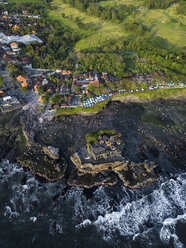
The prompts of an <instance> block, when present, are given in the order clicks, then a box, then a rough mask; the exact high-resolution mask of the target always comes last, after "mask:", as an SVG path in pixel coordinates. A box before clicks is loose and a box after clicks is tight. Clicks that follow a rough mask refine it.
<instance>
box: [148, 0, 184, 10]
mask: <svg viewBox="0 0 186 248" xmlns="http://www.w3.org/2000/svg"><path fill="white" fill-rule="evenodd" d="M144 2H145V4H146V5H147V6H148V7H149V8H150V9H155V8H156V9H166V8H168V7H170V6H171V5H172V4H174V3H178V2H183V0H163V1H162V0H144Z"/></svg>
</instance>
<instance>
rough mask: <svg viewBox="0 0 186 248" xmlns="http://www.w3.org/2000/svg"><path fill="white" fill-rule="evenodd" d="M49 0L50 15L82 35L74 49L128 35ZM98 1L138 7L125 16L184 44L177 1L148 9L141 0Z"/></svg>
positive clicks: (185, 22) (59, 1)
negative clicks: (84, 26) (163, 8)
mask: <svg viewBox="0 0 186 248" xmlns="http://www.w3.org/2000/svg"><path fill="white" fill-rule="evenodd" d="M12 1H13V0H12ZM22 1H24V0H22ZM52 4H53V6H54V7H55V10H53V11H51V12H50V16H51V17H53V18H55V19H56V20H59V21H61V22H63V23H64V24H65V25H66V26H67V27H68V28H69V29H71V30H73V31H74V32H76V33H78V34H79V35H80V36H81V37H82V38H81V40H80V41H79V42H78V43H77V44H76V46H75V48H76V51H80V50H82V49H86V48H94V47H99V46H100V45H101V44H103V43H105V42H106V41H107V40H110V39H115V40H118V41H119V40H120V38H123V37H127V36H128V35H130V34H129V33H128V32H126V31H125V30H124V29H123V26H122V24H116V23H113V22H111V21H104V20H101V19H100V18H97V17H94V16H89V15H87V13H85V12H82V11H80V10H78V9H76V8H73V7H71V6H69V5H68V4H65V3H63V1H62V0H53V3H52ZM99 4H100V5H101V6H119V5H121V4H133V5H134V6H136V7H137V9H138V10H137V15H136V16H132V17H128V18H129V19H130V18H132V19H134V18H135V19H136V20H140V21H141V22H142V23H144V24H145V25H148V26H149V27H151V29H152V31H153V32H154V33H155V34H156V35H157V36H160V37H162V38H163V39H165V40H167V41H168V42H169V43H170V44H173V45H175V46H177V47H178V48H179V47H184V46H185V45H186V42H185V40H186V28H185V25H186V17H185V16H181V15H180V16H179V15H178V14H177V13H176V8H177V6H178V5H177V4H174V5H172V6H171V7H169V8H168V9H166V10H159V9H155V10H154V9H153V10H148V9H147V8H145V7H144V5H143V1H142V0H140V1H136V0H112V1H110V0H109V1H102V2H100V3H99ZM62 13H64V14H65V18H64V17H62ZM76 17H78V18H79V19H80V21H81V22H82V23H84V24H86V25H88V26H89V27H92V30H91V29H88V30H85V29H82V28H79V27H78V25H77V24H76V23H75V22H74V21H73V19H74V18H76ZM95 30H96V31H95Z"/></svg>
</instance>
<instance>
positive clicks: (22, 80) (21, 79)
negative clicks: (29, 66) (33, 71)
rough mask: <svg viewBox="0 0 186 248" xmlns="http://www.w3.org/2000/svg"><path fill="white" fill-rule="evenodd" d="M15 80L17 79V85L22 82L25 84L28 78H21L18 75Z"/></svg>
mask: <svg viewBox="0 0 186 248" xmlns="http://www.w3.org/2000/svg"><path fill="white" fill-rule="evenodd" d="M16 79H17V81H18V82H19V83H24V82H26V81H27V80H28V79H29V78H28V77H26V76H21V75H19V76H18V77H17V78H16Z"/></svg>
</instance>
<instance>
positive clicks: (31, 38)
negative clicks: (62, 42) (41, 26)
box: [0, 33, 43, 44]
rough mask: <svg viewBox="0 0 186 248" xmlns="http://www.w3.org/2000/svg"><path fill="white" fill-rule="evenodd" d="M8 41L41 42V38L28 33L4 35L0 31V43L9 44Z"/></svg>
mask: <svg viewBox="0 0 186 248" xmlns="http://www.w3.org/2000/svg"><path fill="white" fill-rule="evenodd" d="M10 42H20V43H24V44H30V43H31V42H38V43H40V44H41V43H43V41H42V40H41V39H39V38H38V37H37V36H36V35H35V34H29V35H23V36H19V35H11V36H6V35H5V34H4V33H0V43H2V44H9V43H10Z"/></svg>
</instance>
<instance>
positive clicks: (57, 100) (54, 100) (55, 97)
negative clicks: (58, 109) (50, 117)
mask: <svg viewBox="0 0 186 248" xmlns="http://www.w3.org/2000/svg"><path fill="white" fill-rule="evenodd" d="M62 100H63V97H62V96H61V95H58V94H54V95H53V96H52V97H51V98H50V104H51V105H54V104H60V103H61V102H62Z"/></svg>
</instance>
